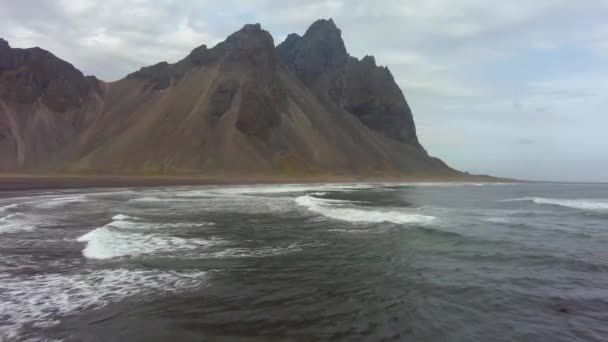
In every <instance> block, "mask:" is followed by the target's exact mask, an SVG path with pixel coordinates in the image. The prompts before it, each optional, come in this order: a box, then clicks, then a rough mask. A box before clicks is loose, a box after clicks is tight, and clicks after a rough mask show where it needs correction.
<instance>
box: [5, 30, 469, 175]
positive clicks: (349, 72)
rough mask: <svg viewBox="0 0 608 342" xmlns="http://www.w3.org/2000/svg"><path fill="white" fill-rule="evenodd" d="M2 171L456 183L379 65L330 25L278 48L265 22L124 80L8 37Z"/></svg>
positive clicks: (387, 73)
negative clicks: (423, 141)
mask: <svg viewBox="0 0 608 342" xmlns="http://www.w3.org/2000/svg"><path fill="white" fill-rule="evenodd" d="M0 170H2V171H4V172H13V171H16V172H65V173H95V174H145V175H179V174H206V175H222V174H243V175H245V174H246V175H254V174H265V175H268V174H270V175H272V174H277V175H287V176H290V175H328V174H336V175H413V174H416V175H418V174H425V175H427V174H430V175H458V174H459V173H458V172H456V171H454V170H453V169H451V168H449V167H448V166H446V165H445V164H444V163H443V162H442V161H440V160H439V159H436V158H433V157H430V156H429V155H428V154H427V152H426V151H425V150H424V149H423V147H422V146H421V145H420V143H419V141H418V138H417V136H416V128H415V124H414V120H413V117H412V112H411V110H410V108H409V106H408V104H407V102H406V100H405V98H404V96H403V94H402V92H401V90H400V89H399V87H398V86H397V84H396V83H395V81H394V79H393V76H392V75H391V73H390V71H389V70H388V69H387V68H386V67H380V66H377V65H376V62H375V60H374V57H372V56H366V57H365V58H363V59H361V60H358V59H357V58H354V57H352V56H349V55H348V53H347V51H346V48H345V46H344V42H343V40H342V38H341V31H340V30H339V29H338V28H337V27H336V26H335V24H334V22H333V21H332V20H331V19H329V20H318V21H316V22H315V23H313V24H312V25H311V26H310V28H309V29H308V30H307V31H306V33H305V34H304V35H303V36H298V35H296V34H291V35H289V36H288V37H287V39H286V40H285V41H284V42H283V43H281V44H279V45H278V46H276V47H275V43H274V41H273V38H272V36H271V35H270V34H269V33H268V32H267V31H265V30H263V29H262V28H261V27H260V25H259V24H254V25H245V26H244V27H243V28H242V29H241V30H239V31H237V32H235V33H233V34H232V35H230V36H229V37H228V38H227V39H226V40H225V41H224V42H222V43H219V44H217V45H216V46H214V47H213V48H207V47H206V46H205V45H202V46H200V47H198V48H196V49H194V50H193V51H192V52H191V53H190V54H189V55H188V56H186V57H185V58H184V59H182V60H181V61H179V62H177V63H175V64H169V63H167V62H161V63H158V64H155V65H152V66H148V67H144V68H142V69H140V70H139V71H136V72H133V73H132V74H130V75H128V76H127V77H125V78H124V79H121V80H119V81H115V82H103V81H101V80H98V79H97V78H95V77H91V76H84V75H83V74H82V73H81V72H80V71H79V70H77V69H76V68H75V67H74V66H72V65H71V64H69V63H67V62H65V61H63V60H61V59H59V58H58V57H56V56H54V55H53V54H51V53H50V52H48V51H45V50H42V49H40V48H30V49H16V48H11V47H10V45H9V44H8V42H6V41H5V40H2V39H0Z"/></svg>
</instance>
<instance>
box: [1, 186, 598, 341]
mask: <svg viewBox="0 0 608 342" xmlns="http://www.w3.org/2000/svg"><path fill="white" fill-rule="evenodd" d="M0 340H2V341H224V340H226V341H284V340H289V341H323V340H335V341H552V342H556V341H608V185H599V184H554V183H513V184H493V183H417V184H414V183H412V184H394V183H390V184H380V183H357V184H289V185H249V186H192V187H165V188H154V187H150V188H120V189H79V190H54V191H48V190H45V191H18V192H17V191H15V192H2V193H0Z"/></svg>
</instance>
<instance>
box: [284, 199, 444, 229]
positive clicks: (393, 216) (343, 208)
mask: <svg viewBox="0 0 608 342" xmlns="http://www.w3.org/2000/svg"><path fill="white" fill-rule="evenodd" d="M295 201H296V203H297V204H298V205H301V206H304V207H306V208H308V210H310V211H313V212H316V213H317V214H321V215H323V216H325V217H329V218H332V219H336V220H341V221H349V222H370V223H380V222H392V223H399V224H407V223H417V224H427V223H430V222H431V221H434V220H435V219H436V218H435V217H434V216H429V215H421V214H412V213H407V212H403V211H396V210H367V209H358V208H353V207H352V205H353V204H354V205H356V203H357V202H353V201H343V200H334V199H322V198H318V197H314V196H311V195H303V196H299V197H297V198H296V199H295ZM349 205H350V206H349Z"/></svg>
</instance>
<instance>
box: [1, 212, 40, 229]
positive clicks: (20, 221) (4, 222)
mask: <svg viewBox="0 0 608 342" xmlns="http://www.w3.org/2000/svg"><path fill="white" fill-rule="evenodd" d="M34 229H35V225H34V224H32V222H30V221H29V220H28V219H27V217H26V216H25V215H23V214H20V213H14V214H9V215H6V216H4V217H1V218H0V233H16V232H27V231H31V230H34Z"/></svg>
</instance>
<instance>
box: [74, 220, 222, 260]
mask: <svg viewBox="0 0 608 342" xmlns="http://www.w3.org/2000/svg"><path fill="white" fill-rule="evenodd" d="M117 222H124V221H115V222H112V223H110V224H109V225H106V226H104V227H101V228H97V229H94V230H92V231H90V232H88V233H86V234H85V235H82V236H81V237H79V238H78V239H77V240H78V241H80V242H86V243H87V245H86V247H85V248H84V250H83V251H82V254H83V255H84V256H85V257H86V258H89V259H111V258H118V257H130V256H139V255H147V254H156V253H168V252H172V253H175V252H180V251H189V250H196V249H199V248H201V247H209V246H213V245H216V244H219V243H222V241H221V240H206V239H183V238H178V237H173V236H167V235H161V234H145V233H140V232H135V231H126V230H124V229H116V228H115V225H116V224H117Z"/></svg>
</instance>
